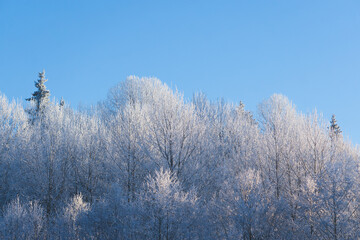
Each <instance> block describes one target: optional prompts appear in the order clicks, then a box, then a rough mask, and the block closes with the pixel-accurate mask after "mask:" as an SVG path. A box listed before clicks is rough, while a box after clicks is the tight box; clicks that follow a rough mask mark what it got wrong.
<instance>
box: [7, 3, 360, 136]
mask: <svg viewBox="0 0 360 240" xmlns="http://www.w3.org/2000/svg"><path fill="white" fill-rule="evenodd" d="M42 69H45V70H46V73H47V78H48V79H49V81H48V82H47V87H48V89H49V90H50V91H51V95H52V96H53V97H56V98H58V99H59V98H61V97H64V99H65V101H67V102H68V103H69V102H70V103H71V105H72V106H73V107H77V106H78V105H79V104H80V103H81V104H82V105H90V104H95V103H96V102H97V101H99V100H103V99H105V97H106V94H107V91H108V89H109V88H110V87H111V86H113V85H115V84H116V83H117V82H119V81H122V80H124V79H125V78H126V76H128V75H138V76H155V77H158V78H159V79H160V80H162V81H163V82H166V83H167V84H168V85H170V86H172V87H173V88H174V87H175V86H176V87H177V88H178V89H179V90H180V91H183V92H184V94H185V97H188V98H190V97H191V96H192V94H193V93H194V92H197V91H200V90H201V91H203V92H204V93H206V94H207V95H208V97H209V98H210V99H213V100H215V99H217V98H220V97H224V98H225V99H226V100H228V101H231V102H239V101H240V100H242V101H243V102H244V103H245V105H246V107H247V109H249V110H251V111H254V112H255V111H256V107H257V104H259V103H260V102H261V101H262V100H264V99H266V98H268V97H269V96H271V95H272V94H273V93H282V94H284V95H286V96H287V97H289V99H290V100H292V101H293V103H294V104H295V105H296V106H297V109H298V110H300V111H302V112H304V113H308V112H311V111H312V110H313V109H315V108H317V110H318V111H319V112H322V113H323V114H324V116H325V117H326V118H327V119H329V120H330V117H331V114H333V113H334V114H336V116H337V119H338V123H339V125H340V126H341V127H342V129H343V132H344V133H345V135H346V136H348V137H349V138H350V139H351V140H352V141H353V142H354V143H360V112H359V110H358V108H359V103H360V94H359V91H360V1H338V0H337V1H331V0H324V1H321V0H319V1H313V0H311V1H305V0H301V1H300V0H299V1H288V0H284V1H278V0H273V1H268V0H266V1H250V0H249V1H224V0H223V1H220V0H219V1H209V0H207V1H130V0H126V1H125V0H124V1H121V0H118V1H109V0H102V1H100V0H98V1H91V0H84V1H80V0H68V1H66V0H59V1H50V0H43V1H37V0H32V1H29V0H23V1H18V0H0V91H1V92H2V93H4V94H5V95H6V96H7V97H9V98H16V99H24V98H27V97H29V96H30V95H31V93H32V92H33V91H34V90H35V87H34V81H35V80H36V79H37V73H38V72H39V71H41V70H42Z"/></svg>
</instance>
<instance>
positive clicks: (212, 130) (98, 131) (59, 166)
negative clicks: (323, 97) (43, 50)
mask: <svg viewBox="0 0 360 240" xmlns="http://www.w3.org/2000/svg"><path fill="white" fill-rule="evenodd" d="M46 81H47V79H46V78H45V72H44V71H43V72H41V73H40V74H39V79H38V80H37V82H35V87H36V89H37V90H36V91H35V92H34V93H33V94H32V97H30V98H28V99H26V100H27V101H29V104H27V105H24V104H23V102H15V101H9V100H8V99H7V98H6V97H5V96H4V95H0V208H1V209H2V211H1V214H0V238H1V239H159V240H161V239H249V240H250V239H357V238H359V237H360V230H359V228H360V209H359V206H360V205H359V204H360V185H359V180H360V168H359V149H358V148H357V147H355V146H353V145H352V144H351V143H350V142H346V141H344V139H343V136H342V132H341V129H340V127H339V125H338V124H337V122H336V118H335V115H333V116H332V118H331V121H329V122H328V121H326V120H324V118H323V117H322V116H321V114H318V113H317V112H316V111H314V112H313V113H311V114H303V113H301V112H299V111H297V110H296V108H295V106H294V105H293V104H292V103H291V101H289V100H288V99H287V98H286V97H285V96H283V95H280V94H274V95H273V96H271V97H270V98H268V99H267V100H265V101H263V102H262V103H260V104H259V106H258V111H257V114H256V117H255V116H254V114H253V113H251V112H249V111H247V110H246V109H245V106H244V104H243V103H242V102H240V104H231V103H226V102H225V101H223V100H219V101H209V100H208V99H207V97H206V96H205V95H204V94H202V93H198V94H195V95H194V96H193V98H192V99H191V100H185V99H184V97H183V95H182V93H180V92H178V91H174V90H172V89H170V88H169V87H168V86H167V85H166V84H164V83H162V82H161V81H159V80H158V79H156V78H139V77H135V76H131V77H128V78H127V79H126V80H125V81H123V82H120V83H119V84H117V85H116V86H115V87H113V88H111V89H110V90H109V92H108V96H107V98H106V99H105V100H104V101H101V102H100V103H99V104H98V105H97V106H96V107H94V108H92V109H91V110H88V111H77V110H74V109H72V108H71V107H70V106H68V105H67V104H66V102H65V101H64V100H61V101H60V102H59V103H57V102H55V101H50V91H49V90H47V89H46V86H45V82H46Z"/></svg>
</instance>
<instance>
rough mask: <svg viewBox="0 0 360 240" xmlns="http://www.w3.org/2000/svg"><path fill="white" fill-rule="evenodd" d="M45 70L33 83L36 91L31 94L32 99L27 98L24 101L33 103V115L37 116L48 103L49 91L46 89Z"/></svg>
mask: <svg viewBox="0 0 360 240" xmlns="http://www.w3.org/2000/svg"><path fill="white" fill-rule="evenodd" d="M45 82H47V79H45V70H43V71H42V72H40V73H39V79H38V80H37V82H35V87H36V88H37V91H35V92H34V93H33V94H32V97H30V98H27V99H26V101H29V102H33V103H35V112H34V113H33V114H34V115H39V114H41V113H42V111H43V110H44V108H45V106H46V104H47V103H48V102H49V97H50V91H49V90H47V89H46V86H45Z"/></svg>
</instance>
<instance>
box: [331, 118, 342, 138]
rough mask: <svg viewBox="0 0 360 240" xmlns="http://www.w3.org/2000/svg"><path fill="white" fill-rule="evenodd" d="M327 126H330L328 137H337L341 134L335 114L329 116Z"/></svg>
mask: <svg viewBox="0 0 360 240" xmlns="http://www.w3.org/2000/svg"><path fill="white" fill-rule="evenodd" d="M329 128H330V137H331V138H338V137H339V136H341V133H342V131H341V129H340V126H339V125H338V124H337V120H336V117H335V114H333V115H332V116H331V121H330V127H329Z"/></svg>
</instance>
